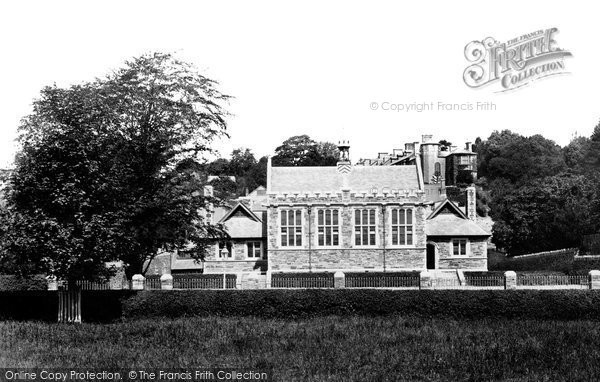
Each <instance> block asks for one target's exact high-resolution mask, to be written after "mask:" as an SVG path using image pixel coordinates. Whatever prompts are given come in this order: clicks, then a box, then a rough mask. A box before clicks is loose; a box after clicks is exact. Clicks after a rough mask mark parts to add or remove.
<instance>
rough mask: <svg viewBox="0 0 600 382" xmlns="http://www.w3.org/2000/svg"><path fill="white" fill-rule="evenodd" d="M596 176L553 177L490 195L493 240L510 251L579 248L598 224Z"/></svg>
mask: <svg viewBox="0 0 600 382" xmlns="http://www.w3.org/2000/svg"><path fill="white" fill-rule="evenodd" d="M599 185H600V183H599V182H598V179H597V178H589V177H586V176H582V175H568V174H563V175H555V176H549V177H545V178H542V179H539V180H536V181H532V182H529V183H527V184H524V185H522V186H521V187H518V188H510V187H505V188H504V190H505V191H504V192H503V193H501V194H497V195H495V196H494V198H493V201H492V203H491V211H492V213H491V215H492V218H493V219H494V221H495V224H494V227H493V234H494V236H493V242H494V243H495V244H496V245H498V247H500V248H503V249H505V250H506V251H507V252H508V253H510V254H513V255H518V254H523V253H531V252H539V251H544V250H553V249H560V248H567V247H577V246H579V244H580V243H581V238H582V236H583V235H585V234H589V233H594V232H596V231H597V230H598V228H600V204H599V200H600V199H599V198H600V193H599V192H598V186H599Z"/></svg>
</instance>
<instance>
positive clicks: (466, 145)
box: [465, 142, 473, 152]
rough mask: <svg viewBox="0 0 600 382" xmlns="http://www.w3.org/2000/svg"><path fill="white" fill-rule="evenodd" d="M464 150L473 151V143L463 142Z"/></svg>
mask: <svg viewBox="0 0 600 382" xmlns="http://www.w3.org/2000/svg"><path fill="white" fill-rule="evenodd" d="M465 150H467V151H469V152H473V144H472V143H471V142H467V143H465Z"/></svg>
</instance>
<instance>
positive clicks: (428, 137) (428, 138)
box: [421, 134, 433, 143]
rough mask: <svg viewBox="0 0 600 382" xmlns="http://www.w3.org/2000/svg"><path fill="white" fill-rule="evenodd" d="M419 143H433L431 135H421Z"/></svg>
mask: <svg viewBox="0 0 600 382" xmlns="http://www.w3.org/2000/svg"><path fill="white" fill-rule="evenodd" d="M421 141H422V142H423V143H431V141H433V135H431V134H425V135H421Z"/></svg>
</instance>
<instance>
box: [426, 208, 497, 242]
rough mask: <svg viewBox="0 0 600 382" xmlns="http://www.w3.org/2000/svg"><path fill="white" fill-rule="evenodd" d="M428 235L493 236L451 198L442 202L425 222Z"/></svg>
mask: <svg viewBox="0 0 600 382" xmlns="http://www.w3.org/2000/svg"><path fill="white" fill-rule="evenodd" d="M425 234H426V235H427V236H455V237H456V236H470V237H473V236H483V237H488V236H491V235H490V233H489V232H487V231H485V230H484V229H483V228H481V227H480V226H479V225H478V224H477V223H475V222H474V221H472V220H470V219H468V218H467V217H466V216H465V214H464V213H463V212H462V210H461V209H460V208H459V207H457V206H456V205H455V204H454V203H452V202H451V201H450V200H448V199H446V200H445V201H444V202H442V203H440V204H439V205H438V206H437V207H436V208H435V210H434V211H433V212H432V213H431V215H429V217H428V218H427V221H426V222H425Z"/></svg>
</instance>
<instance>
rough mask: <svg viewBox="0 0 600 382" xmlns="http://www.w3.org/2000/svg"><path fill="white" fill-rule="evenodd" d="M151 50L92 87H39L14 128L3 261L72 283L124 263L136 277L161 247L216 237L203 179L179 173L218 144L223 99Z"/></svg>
mask: <svg viewBox="0 0 600 382" xmlns="http://www.w3.org/2000/svg"><path fill="white" fill-rule="evenodd" d="M216 86H217V84H216V83H215V82H214V81H212V80H210V79H208V78H206V77H204V76H202V75H201V74H199V73H198V72H197V71H196V70H195V69H194V68H193V67H192V66H191V65H189V64H187V63H185V62H181V61H179V60H177V59H175V58H174V57H172V56H171V55H168V54H162V53H156V54H150V55H144V56H141V57H138V58H134V59H132V60H131V61H129V62H126V63H125V65H124V67H122V68H120V69H118V70H116V71H115V72H113V73H111V74H109V75H107V76H106V77H104V78H100V79H97V80H95V81H93V82H88V83H84V84H81V85H75V86H71V87H68V88H59V87H56V86H51V87H46V88H44V89H42V91H41V95H40V97H39V98H38V99H37V100H35V101H34V106H33V112H32V114H30V115H29V116H27V117H25V118H24V119H23V122H22V124H21V126H20V137H19V143H20V146H21V149H20V151H19V153H18V154H17V156H16V159H15V169H14V172H13V173H12V175H11V176H10V179H9V184H8V190H7V209H6V211H5V212H4V216H3V217H2V220H3V221H2V226H1V227H0V228H1V229H2V241H1V243H0V245H1V252H0V253H1V255H0V256H2V258H1V259H0V260H1V262H2V263H3V264H4V266H5V267H10V268H11V269H12V270H14V271H17V272H19V273H23V274H28V273H37V272H41V273H47V274H51V275H55V276H57V277H59V278H63V279H68V280H74V279H81V278H88V279H89V278H94V277H96V276H98V275H103V274H105V273H106V272H105V271H106V266H105V264H106V262H107V261H114V260H121V261H123V262H124V263H125V264H126V265H127V266H128V268H127V272H128V273H129V274H133V273H141V272H143V269H142V268H143V264H144V262H145V261H147V260H150V259H152V258H153V257H154V256H155V255H156V253H157V252H158V250H159V249H173V248H177V247H182V246H183V245H185V244H186V243H189V242H192V243H194V244H196V246H197V248H198V251H197V252H198V256H199V257H201V256H202V255H203V253H204V249H205V247H206V243H207V240H208V239H209V238H211V237H218V236H221V235H223V231H222V229H221V228H220V227H219V226H214V225H211V224H209V223H208V222H207V221H204V219H203V215H202V209H203V207H205V205H206V203H208V202H215V201H213V200H207V198H205V197H204V195H202V193H201V192H198V190H201V189H202V184H201V181H200V180H199V179H198V178H197V177H196V176H195V175H194V172H192V171H183V170H182V168H185V166H183V167H182V166H179V165H178V164H181V163H182V162H185V161H190V160H192V161H194V160H200V158H201V157H202V155H203V154H205V153H207V152H209V151H210V150H211V149H210V145H211V142H212V141H213V140H214V139H215V138H217V137H219V136H224V135H226V122H225V118H226V116H227V113H226V111H225V110H224V109H223V104H224V103H225V102H226V101H227V99H228V97H227V96H225V95H223V94H222V93H220V92H219V91H218V90H217V87H216Z"/></svg>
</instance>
